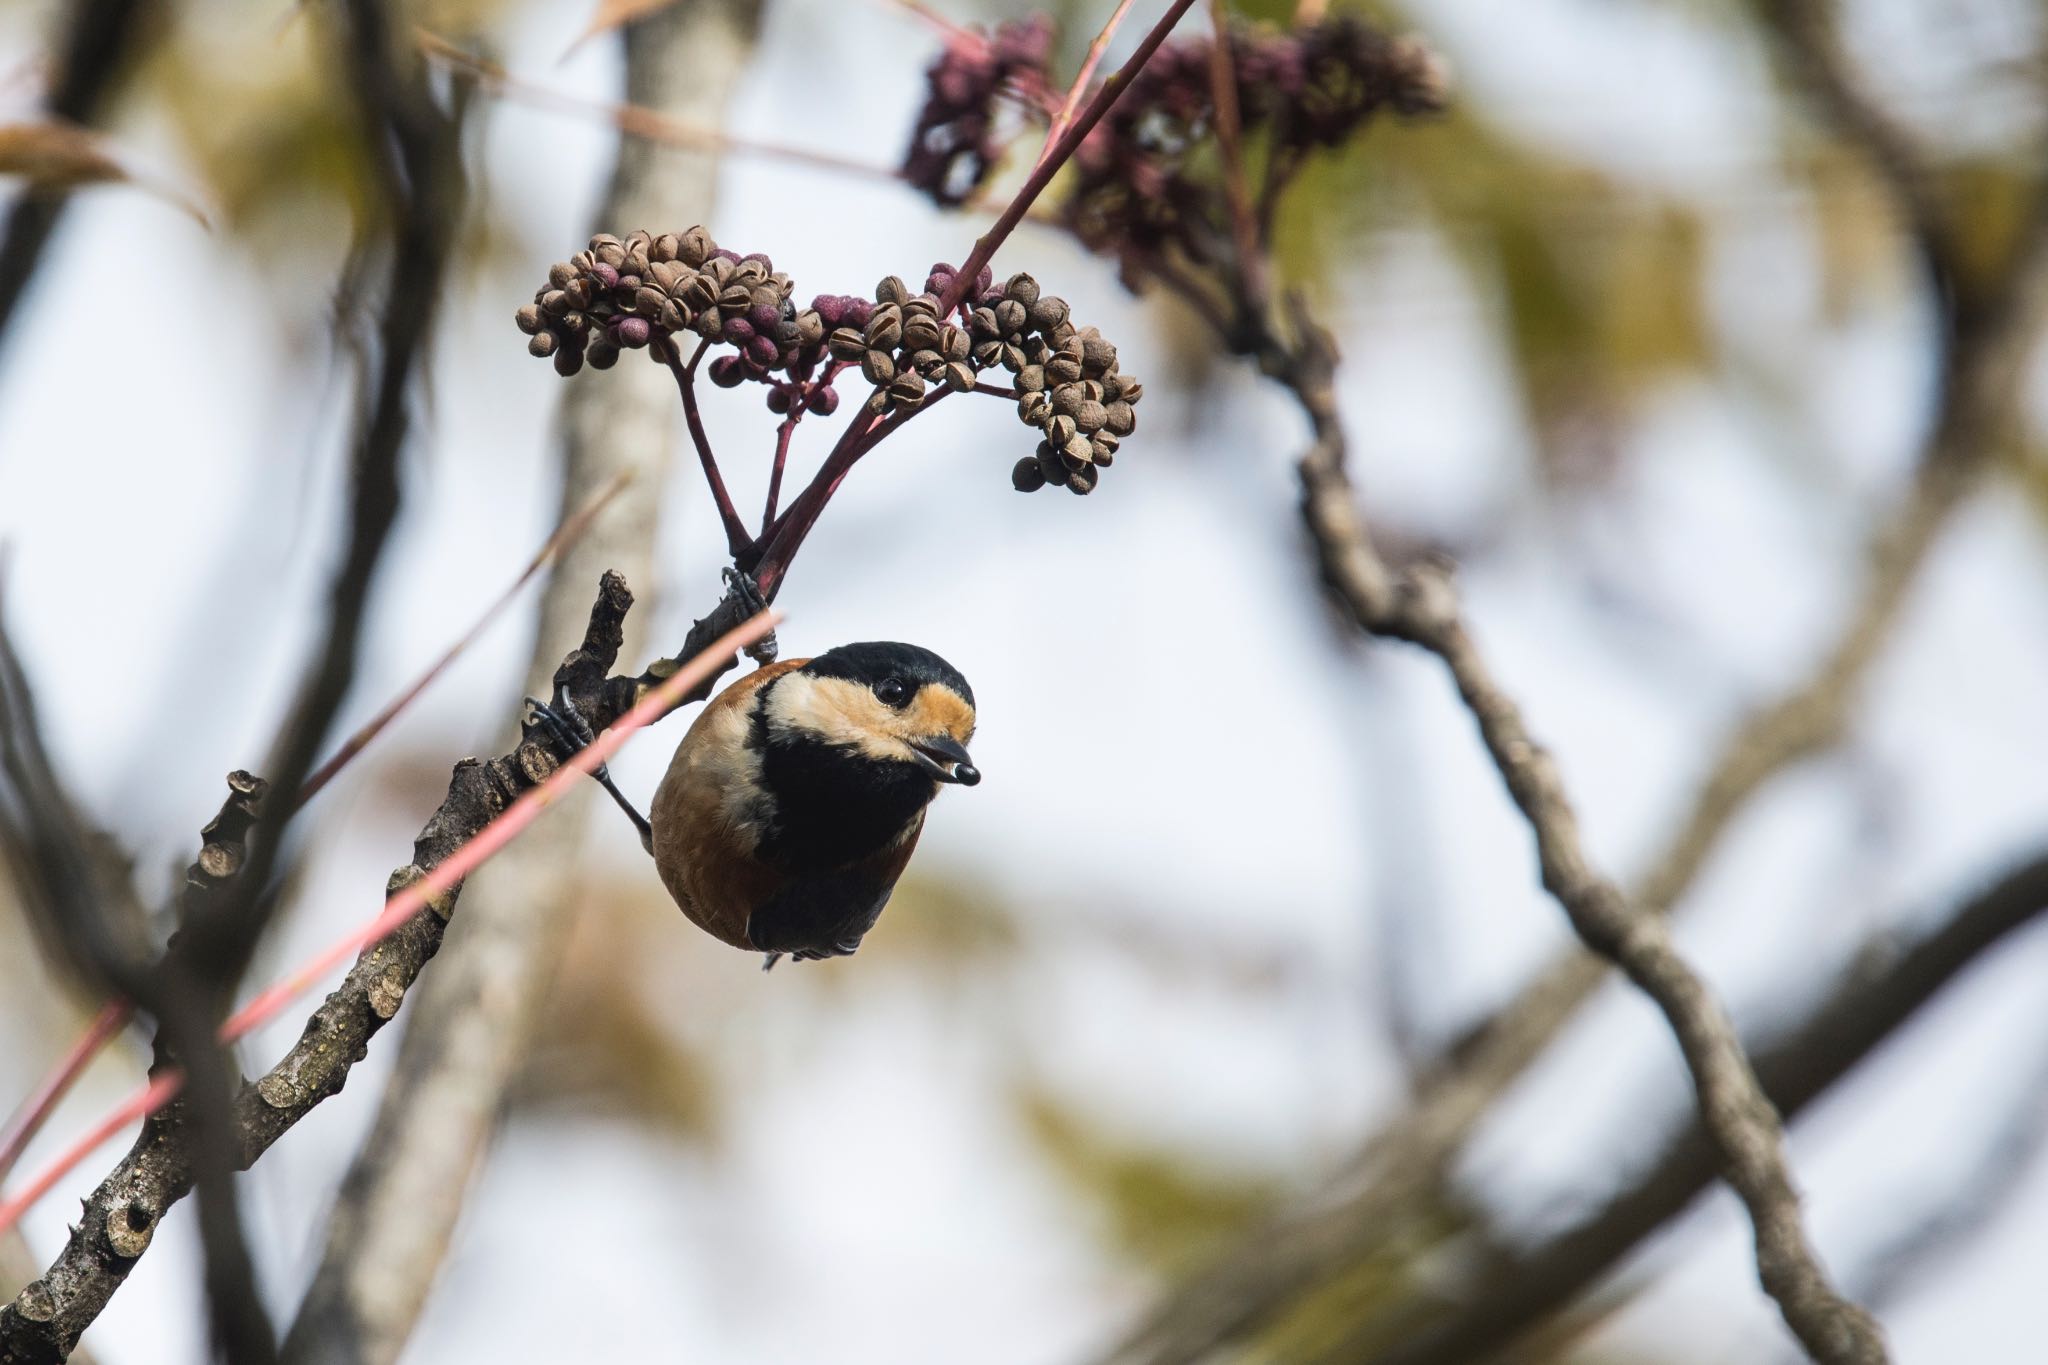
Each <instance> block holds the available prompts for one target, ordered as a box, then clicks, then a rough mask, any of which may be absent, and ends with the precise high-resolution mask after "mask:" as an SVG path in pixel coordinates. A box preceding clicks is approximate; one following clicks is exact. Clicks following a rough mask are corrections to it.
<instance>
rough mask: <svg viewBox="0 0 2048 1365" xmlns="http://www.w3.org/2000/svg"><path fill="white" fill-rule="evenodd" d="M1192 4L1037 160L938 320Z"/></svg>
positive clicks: (950, 291)
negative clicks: (1045, 154)
mask: <svg viewBox="0 0 2048 1365" xmlns="http://www.w3.org/2000/svg"><path fill="white" fill-rule="evenodd" d="M1194 3H1195V0H1173V3H1172V4H1171V5H1169V6H1168V7H1167V10H1166V13H1165V14H1163V15H1161V16H1160V19H1159V22H1158V23H1156V24H1154V25H1153V26H1152V28H1151V30H1150V31H1149V32H1148V33H1146V34H1145V37H1144V38H1143V40H1142V41H1140V42H1139V44H1138V50H1137V51H1135V52H1133V53H1132V54H1131V55H1130V58H1129V60H1127V61H1125V62H1124V64H1123V65H1122V66H1120V67H1118V68H1117V70H1116V72H1115V74H1114V75H1112V76H1111V77H1110V78H1109V79H1108V80H1106V81H1104V82H1103V83H1102V88H1101V89H1100V90H1097V91H1096V92H1095V97H1094V98H1093V99H1091V100H1089V101H1088V107H1087V108H1085V109H1083V110H1082V111H1081V116H1080V117H1079V118H1077V119H1075V120H1074V122H1073V123H1072V124H1071V125H1070V126H1069V127H1068V128H1067V131H1066V132H1065V133H1064V134H1062V135H1061V137H1060V140H1059V143H1058V145H1056V146H1055V147H1054V148H1053V149H1052V154H1051V155H1049V156H1043V157H1040V158H1039V161H1038V164H1037V165H1036V166H1034V167H1033V168H1032V171H1031V174H1030V175H1029V176H1028V177H1026V178H1025V181H1024V184H1023V186H1022V187H1021V188H1020V189H1019V190H1018V191H1017V193H1016V195H1015V196H1014V197H1013V198H1012V199H1011V200H1010V203H1009V207H1007V208H1005V209H1004V210H1003V212H1002V216H1001V217H999V218H997V219H996V221H995V223H994V225H993V226H991V227H990V228H989V230H988V231H987V232H984V233H983V234H982V235H981V236H980V238H979V239H978V240H976V242H975V243H974V250H973V251H972V252H971V253H970V254H969V255H968V257H967V259H966V261H965V262H963V263H962V264H961V266H960V271H959V273H958V274H956V275H955V276H954V277H953V283H952V284H950V285H948V286H947V288H946V293H945V296H944V297H943V298H941V299H940V300H939V308H938V312H939V316H940V317H945V316H946V315H947V314H949V313H951V312H952V311H953V310H954V309H955V308H957V307H959V306H960V301H961V300H962V299H964V298H966V297H967V292H968V290H969V289H971V288H973V286H974V282H975V281H976V280H977V279H979V278H980V276H981V270H982V267H983V266H985V265H987V264H988V263H989V261H990V260H992V259H993V258H994V256H995V254H996V248H997V247H1000V246H1001V245H1002V244H1003V243H1004V241H1006V240H1007V239H1008V238H1009V236H1010V234H1011V233H1012V232H1014V231H1016V229H1017V224H1019V223H1021V222H1023V221H1024V215H1025V214H1026V213H1029V212H1030V211H1031V205H1032V203H1033V202H1034V201H1035V200H1036V199H1037V198H1038V196H1039V195H1040V194H1042V193H1043V192H1044V190H1045V187H1046V186H1047V185H1049V184H1051V183H1052V178H1053V176H1054V175H1055V174H1057V173H1058V172H1059V169H1060V167H1062V166H1064V165H1066V164H1067V160H1068V158H1070V157H1071V156H1073V154H1074V150H1075V149H1076V148H1078V147H1079V146H1080V145H1081V143H1082V142H1083V141H1084V140H1086V138H1087V136H1088V134H1090V133H1091V132H1093V131H1095V125H1096V124H1098V123H1100V122H1102V116H1103V115H1104V114H1107V113H1108V112H1109V109H1110V106H1111V105H1113V104H1115V103H1116V102H1117V98H1118V97H1119V96H1121V95H1122V94H1123V92H1124V90H1125V89H1126V88H1127V87H1128V86H1129V85H1130V83H1131V78H1132V77H1134V76H1136V75H1137V74H1138V72H1139V71H1140V70H1142V69H1143V68H1144V65H1145V63H1146V62H1148V61H1151V60H1152V54H1153V53H1154V52H1156V51H1158V50H1159V45H1160V44H1161V43H1163V42H1165V41H1166V35H1167V34H1168V33H1171V32H1172V31H1173V26H1174V25H1175V24H1177V23H1179V22H1180V20H1181V16H1182V15H1184V14H1186V13H1187V12H1188V10H1189V9H1191V8H1193V6H1194Z"/></svg>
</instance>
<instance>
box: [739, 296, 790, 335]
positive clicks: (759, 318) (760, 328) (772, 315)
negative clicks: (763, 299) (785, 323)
mask: <svg viewBox="0 0 2048 1365" xmlns="http://www.w3.org/2000/svg"><path fill="white" fill-rule="evenodd" d="M747 321H748V322H751V323H752V324H754V330H755V331H756V332H759V333H767V332H772V331H774V330H775V328H776V327H777V325H778V324H780V323H781V321H782V310H781V309H780V308H777V307H776V306H775V305H774V304H772V303H757V304H755V305H754V306H753V307H752V308H749V309H748V310H747Z"/></svg>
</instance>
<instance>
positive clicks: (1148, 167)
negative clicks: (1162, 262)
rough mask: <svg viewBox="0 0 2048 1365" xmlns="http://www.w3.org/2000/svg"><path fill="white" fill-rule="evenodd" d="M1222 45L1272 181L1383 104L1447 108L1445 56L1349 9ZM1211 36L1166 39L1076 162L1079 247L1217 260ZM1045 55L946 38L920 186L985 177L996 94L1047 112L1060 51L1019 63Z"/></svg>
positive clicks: (1245, 30) (916, 179) (1219, 207)
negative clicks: (998, 61) (996, 59)
mask: <svg viewBox="0 0 2048 1365" xmlns="http://www.w3.org/2000/svg"><path fill="white" fill-rule="evenodd" d="M1016 27H1017V26H1015V25H1010V26H1006V28H1011V29H1014V28H1016ZM1225 41H1227V42H1228V44H1229V57H1230V68H1231V71H1232V74H1233V77H1234V85H1235V96H1236V102H1237V108H1238V118H1239V122H1240V125H1241V127H1242V129H1243V132H1244V134H1245V136H1246V137H1247V138H1262V139H1264V141H1265V142H1266V144H1267V145H1266V155H1267V157H1268V164H1269V165H1271V166H1273V167H1275V168H1276V172H1277V173H1276V174H1275V175H1274V177H1273V178H1272V179H1271V180H1270V181H1269V186H1271V187H1277V186H1278V185H1279V184H1280V183H1282V182H1283V181H1284V179H1285V178H1286V175H1287V174H1289V173H1291V169H1292V168H1293V167H1294V166H1295V165H1297V164H1298V161H1299V158H1300V156H1301V155H1302V154H1304V153H1306V152H1308V151H1311V150H1313V149H1315V148H1319V147H1333V146H1337V145H1339V144H1341V143H1343V142H1344V141H1346V140H1347V139H1349V138H1350V137H1351V136H1352V135H1353V134H1355V133H1356V132H1357V131H1358V130H1359V129H1360V128H1361V127H1363V126H1364V125H1365V123H1366V122H1367V121H1368V120H1369V119H1370V118H1371V117H1372V116H1373V115H1374V114H1376V113H1379V112H1381V111H1382V110H1391V111H1393V112H1396V113H1400V114H1410V115H1412V114H1421V113H1427V112H1431V111H1434V110H1438V109H1441V108H1442V107H1443V103H1444V99H1445V75H1444V72H1443V69H1442V67H1441V65H1440V64H1439V63H1438V61H1437V59H1436V57H1435V55H1434V54H1433V53H1431V52H1430V50H1429V49H1428V48H1427V47H1425V46H1424V45H1423V44H1421V43H1420V42H1418V41H1416V40H1414V39H1410V38H1399V37H1391V36H1389V35H1387V34H1385V33H1382V32H1381V31H1379V30H1378V29H1376V28H1373V27H1372V26H1371V25H1369V24H1366V23H1365V22H1363V21H1362V20H1359V19H1357V18H1356V17H1354V16H1351V15H1332V16H1329V17H1326V18H1323V19H1319V20H1317V21H1315V22H1313V23H1309V24H1304V25H1302V26H1300V27H1298V28H1293V29H1286V30H1276V29H1272V28H1268V27H1261V26H1254V25H1249V24H1233V25H1232V26H1231V27H1230V29H1229V30H1228V35H1227V38H1226V40H1225ZM975 43H980V44H982V46H981V47H979V48H977V47H975V46H974V44H975ZM1215 43H1216V39H1215V38H1214V36H1212V35H1207V34H1204V35H1202V36H1199V37H1190V38H1184V39H1176V40H1173V41H1170V42H1167V43H1165V44H1162V45H1161V46H1160V48H1159V50H1158V51H1157V52H1156V53H1155V54H1154V55H1153V57H1152V60H1151V61H1150V62H1148V63H1147V64H1146V65H1145V67H1144V68H1143V69H1142V70H1141V71H1140V72H1139V73H1138V75H1137V76H1136V78H1135V79H1133V80H1132V82H1131V84H1130V88H1129V89H1127V90H1126V91H1125V92H1124V94H1123V96H1122V97H1121V98H1120V99H1118V100H1117V102H1116V104H1115V105H1114V106H1112V108H1111V109H1110V111H1109V113H1108V114H1107V115H1106V116H1105V117H1104V118H1103V120H1102V121H1101V122H1100V123H1098V124H1097V125H1096V126H1095V128H1094V129H1093V130H1092V131H1091V132H1090V133H1089V135H1088V137H1087V138H1086V139H1085V140H1084V141H1083V142H1082V144H1081V146H1080V148H1079V149H1078V151H1077V152H1076V154H1075V156H1074V159H1073V163H1072V164H1073V169H1074V174H1073V175H1072V176H1071V178H1070V180H1069V182H1068V188H1067V191H1066V193H1065V196H1064V198H1063V199H1062V201H1061V209H1060V211H1061V214H1062V216H1063V217H1064V219H1065V221H1066V222H1067V225H1068V226H1069V228H1071V229H1072V230H1073V232H1074V233H1075V235H1077V236H1078V237H1080V238H1081V240H1082V241H1083V242H1085V243H1087V244H1088V245H1089V246H1090V247H1091V248H1093V249H1095V250H1097V251H1102V252H1106V253H1109V254H1112V255H1115V256H1117V257H1119V258H1120V259H1122V260H1123V261H1124V262H1125V263H1126V265H1127V266H1132V265H1136V266H1142V265H1143V263H1144V262H1145V260H1146V259H1147V258H1148V257H1149V256H1151V255H1152V254H1154V253H1157V252H1159V251H1161V250H1163V249H1165V248H1167V247H1178V248H1181V249H1183V250H1184V251H1186V252H1188V253H1189V254H1190V255H1191V256H1192V258H1193V259H1195V260H1198V261H1203V260H1208V259H1210V258H1212V257H1213V256H1214V255H1215V251H1214V249H1213V248H1214V246H1215V244H1216V243H1217V242H1219V241H1220V240H1221V232H1222V226H1223V223H1224V221H1225V213H1226V209H1225V205H1224V201H1223V197H1222V193H1221V189H1220V186H1219V184H1218V182H1217V179H1216V162H1215V158H1214V157H1213V156H1211V155H1208V154H1207V144H1208V143H1209V142H1210V140H1211V139H1212V137H1213V136H1214V133H1215V100H1214V93H1215V86H1214V79H1215V77H1214V71H1213V63H1214V57H1215ZM998 47H1001V48H1002V50H1003V51H1004V52H1005V53H1006V55H1007V56H1008V57H1009V58H1010V59H1011V63H1010V64H1008V65H1005V66H1003V67H1002V68H1001V70H1002V75H1001V78H1000V79H998V78H996V77H995V76H994V75H993V74H992V68H991V66H990V64H989V63H990V59H989V58H988V56H987V55H986V52H988V51H993V50H995V49H996V48H998ZM1036 50H1037V49H1035V48H1027V46H1026V45H1025V44H1023V43H1021V42H1019V41H1018V40H1017V38H1016V37H1015V36H1014V35H1013V36H1012V37H1011V38H1010V40H1009V42H1008V45H1007V46H1003V30H998V33H997V35H996V36H995V38H993V39H978V38H973V37H971V36H970V37H966V38H956V39H954V40H953V41H952V42H950V43H949V44H948V46H947V50H946V53H945V55H944V56H942V57H941V59H940V60H939V62H938V63H936V64H935V65H934V66H933V67H932V68H931V71H930V73H929V81H930V86H931V93H930V98H929V99H928V100H927V102H926V104H925V107H924V110H923V112H922V113H921V114H920V116H919V120H918V123H917V126H916V128H915V130H914V131H913V133H912V135H911V152H910V154H909V156H908V157H906V159H905V163H904V174H905V176H906V178H908V179H909V180H910V182H911V183H912V184H913V185H916V186H918V187H919V188H921V189H924V190H925V191H926V192H927V193H929V194H931V195H932V196H933V197H934V198H935V199H937V200H938V201H939V202H940V203H942V204H952V203H957V202H959V200H960V198H961V197H962V195H963V193H964V191H962V190H961V189H960V186H959V184H958V183H956V182H958V181H961V180H963V179H965V180H971V181H972V182H973V184H974V185H978V184H979V183H980V181H981V179H982V178H984V177H985V176H986V174H987V172H988V167H989V164H990V163H991V162H992V161H993V160H994V159H995V156H996V154H997V149H996V148H995V147H994V146H993V145H992V144H991V138H992V133H991V130H992V129H993V128H994V127H995V107H996V106H997V104H998V103H999V102H1000V101H1002V100H1003V99H1005V98H1009V99H1012V100H1015V101H1016V102H1017V103H1018V104H1019V105H1020V107H1021V108H1022V109H1023V110H1024V111H1025V113H1026V114H1028V115H1030V116H1032V117H1036V118H1038V119H1040V120H1041V121H1042V120H1044V119H1045V118H1046V117H1047V115H1046V108H1047V101H1045V100H1043V99H1040V98H1036V97H1035V92H1037V91H1041V90H1044V89H1047V88H1050V86H1051V84H1052V75H1051V71H1050V68H1049V65H1047V64H1048V63H1049V62H1050V57H1051V51H1052V48H1051V45H1050V44H1046V45H1045V46H1044V48H1043V51H1044V54H1045V56H1044V58H1043V59H1042V62H1041V66H1040V68H1039V70H1038V71H1036V72H1035V73H1031V74H1029V75H1027V74H1026V73H1024V72H1023V71H1021V70H1020V69H1019V68H1018V67H1017V66H1016V65H1015V62H1016V61H1017V60H1019V59H1021V58H1023V57H1024V56H1026V55H1028V53H1029V52H1032V51H1036ZM977 76H978V79H969V78H970V77H977ZM1019 92H1024V96H1023V98H1019ZM935 148H953V149H959V148H968V149H971V152H972V154H971V155H967V154H966V153H964V152H960V151H957V150H956V151H955V152H954V153H953V154H952V155H951V157H950V159H945V160H935V159H934V157H933V155H932V154H931V149H935ZM969 188H970V189H971V188H972V185H970V186H969Z"/></svg>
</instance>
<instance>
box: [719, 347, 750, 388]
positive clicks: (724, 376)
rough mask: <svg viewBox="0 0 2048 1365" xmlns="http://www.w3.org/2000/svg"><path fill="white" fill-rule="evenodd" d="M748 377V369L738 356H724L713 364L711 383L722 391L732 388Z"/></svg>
mask: <svg viewBox="0 0 2048 1365" xmlns="http://www.w3.org/2000/svg"><path fill="white" fill-rule="evenodd" d="M746 377H747V370H746V367H745V366H744V365H742V364H740V361H739V357H738V356H730V355H722V356H720V357H718V359H716V360H714V361H712V362H711V382H712V383H714V384H716V385H718V387H719V388H721V389H729V388H732V387H733V386H734V385H736V384H738V383H739V382H740V381H742V380H744V379H745V378H746Z"/></svg>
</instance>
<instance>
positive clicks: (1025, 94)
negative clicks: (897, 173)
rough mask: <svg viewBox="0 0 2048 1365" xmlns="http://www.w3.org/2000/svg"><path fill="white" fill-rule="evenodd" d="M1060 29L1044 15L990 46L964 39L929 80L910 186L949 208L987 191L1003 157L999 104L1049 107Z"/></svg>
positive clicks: (908, 158)
mask: <svg viewBox="0 0 2048 1365" xmlns="http://www.w3.org/2000/svg"><path fill="white" fill-rule="evenodd" d="M1052 49H1053V25H1052V21H1051V20H1050V19H1048V18H1046V17H1045V16H1044V15H1042V14H1041V15H1035V16H1033V17H1032V18H1030V19H1027V20H1025V21H1023V22H1021V23H1003V24H998V25H997V26H996V31H995V32H994V34H992V35H990V36H989V37H987V38H983V37H982V36H981V35H979V34H976V33H969V32H965V31H962V32H961V33H960V34H958V35H957V36H956V37H954V38H953V39H952V40H951V41H949V42H948V43H947V44H946V48H945V51H944V52H942V53H940V54H939V59H938V60H937V61H936V62H933V63H932V65H931V69H930V70H928V71H926V72H925V85H926V95H925V102H924V108H923V109H922V110H921V111H919V113H918V116H917V133H916V135H915V136H913V137H912V138H911V141H910V150H909V151H908V152H907V153H905V154H904V157H903V168H902V175H903V178H904V179H905V180H906V181H908V182H909V183H910V184H911V185H913V186H915V187H917V188H918V189H921V190H923V191H925V192H926V193H927V194H929V195H931V196H932V198H934V199H936V200H937V201H938V202H939V203H941V204H945V205H948V206H951V205H954V204H959V203H962V202H964V201H965V200H966V199H967V197H968V196H969V195H971V194H973V193H974V192H975V191H976V190H977V189H980V188H981V184H982V182H983V181H984V180H986V179H987V178H988V173H989V169H990V167H992V166H993V165H994V164H995V162H996V160H997V159H998V158H999V157H1000V156H1001V155H1002V150H1003V149H1002V143H1001V140H1000V139H999V138H998V137H997V136H996V105H997V99H998V96H1000V95H1002V94H1003V93H1004V92H1005V90H1008V91H1009V92H1010V93H1011V94H1012V95H1013V96H1016V97H1019V98H1021V99H1023V100H1025V101H1026V102H1027V103H1040V102H1043V99H1044V97H1045V92H1046V90H1047V88H1048V87H1047V83H1046V82H1047V67H1048V65H1049V64H1050V62H1051V60H1052Z"/></svg>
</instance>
